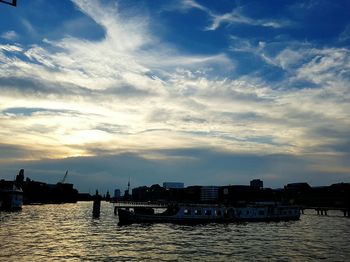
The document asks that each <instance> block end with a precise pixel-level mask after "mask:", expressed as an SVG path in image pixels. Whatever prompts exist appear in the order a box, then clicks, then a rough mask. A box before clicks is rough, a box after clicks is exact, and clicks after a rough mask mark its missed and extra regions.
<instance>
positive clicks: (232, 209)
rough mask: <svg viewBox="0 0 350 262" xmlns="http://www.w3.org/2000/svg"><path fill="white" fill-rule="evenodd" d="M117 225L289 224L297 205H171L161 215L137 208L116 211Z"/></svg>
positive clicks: (293, 218)
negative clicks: (272, 222)
mask: <svg viewBox="0 0 350 262" xmlns="http://www.w3.org/2000/svg"><path fill="white" fill-rule="evenodd" d="M118 216H119V224H120V225H124V224H132V223H176V224H204V223H230V222H250V221H252V222H253V221H256V222H259V221H266V222H269V221H289V220H298V219H299V218H300V208H299V207H298V206H291V205H280V204H266V203H265V204H259V203H254V204H249V205H245V206H224V205H193V204H192V205H191V204H181V205H171V206H169V207H168V208H167V209H166V210H165V211H164V212H162V213H155V212H154V209H152V208H145V207H138V208H134V210H128V209H122V208H119V209H118Z"/></svg>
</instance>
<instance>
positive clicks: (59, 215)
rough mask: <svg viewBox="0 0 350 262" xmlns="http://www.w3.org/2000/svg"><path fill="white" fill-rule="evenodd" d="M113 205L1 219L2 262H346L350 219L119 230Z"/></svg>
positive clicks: (41, 209) (37, 209) (27, 211)
mask: <svg viewBox="0 0 350 262" xmlns="http://www.w3.org/2000/svg"><path fill="white" fill-rule="evenodd" d="M117 223H118V218H117V216H115V215H114V214H113V207H112V205H111V204H109V203H102V208H101V217H100V218H99V219H93V218H92V203H91V202H81V203H78V204H64V205H37V206H24V207H23V210H22V211H21V212H17V213H6V212H1V213H0V250H1V252H0V261H43V260H45V261H47V260H50V261H54V260H57V261H62V260H71V261H80V260H89V261H133V260H134V261H145V260H156V261H170V260H171V261H174V260H179V261H227V260H228V261H233V260H235V261H253V260H254V261H259V260H261V261H267V260H278V261H314V260H319V259H326V260H328V261H347V259H349V257H350V249H349V243H350V230H349V228H350V219H349V218H344V217H341V216H340V213H339V216H337V217H335V216H329V217H320V216H316V215H315V214H314V213H313V212H310V213H308V214H306V215H302V216H301V220H300V221H294V222H280V223H241V224H209V225H197V226H183V225H171V224H155V225H129V226H121V227H120V226H118V225H117Z"/></svg>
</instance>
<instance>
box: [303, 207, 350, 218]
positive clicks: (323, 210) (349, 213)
mask: <svg viewBox="0 0 350 262" xmlns="http://www.w3.org/2000/svg"><path fill="white" fill-rule="evenodd" d="M306 209H310V210H315V211H316V212H317V215H319V216H328V211H340V212H342V213H343V215H344V217H350V208H346V207H305V206H304V207H301V208H300V211H301V213H302V214H304V210H306Z"/></svg>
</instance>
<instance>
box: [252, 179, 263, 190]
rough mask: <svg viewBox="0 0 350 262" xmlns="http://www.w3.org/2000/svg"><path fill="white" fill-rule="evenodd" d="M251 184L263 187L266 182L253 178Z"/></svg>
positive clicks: (255, 186)
mask: <svg viewBox="0 0 350 262" xmlns="http://www.w3.org/2000/svg"><path fill="white" fill-rule="evenodd" d="M250 186H251V187H254V188H263V187H264V182H263V181H262V180H260V179H253V180H252V181H250Z"/></svg>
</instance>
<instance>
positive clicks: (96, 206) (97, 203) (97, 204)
mask: <svg viewBox="0 0 350 262" xmlns="http://www.w3.org/2000/svg"><path fill="white" fill-rule="evenodd" d="M93 199H94V203H93V206H92V216H93V217H95V218H99V217H100V209H101V196H100V195H99V194H98V191H97V190H96V194H95V195H94V196H93Z"/></svg>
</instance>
